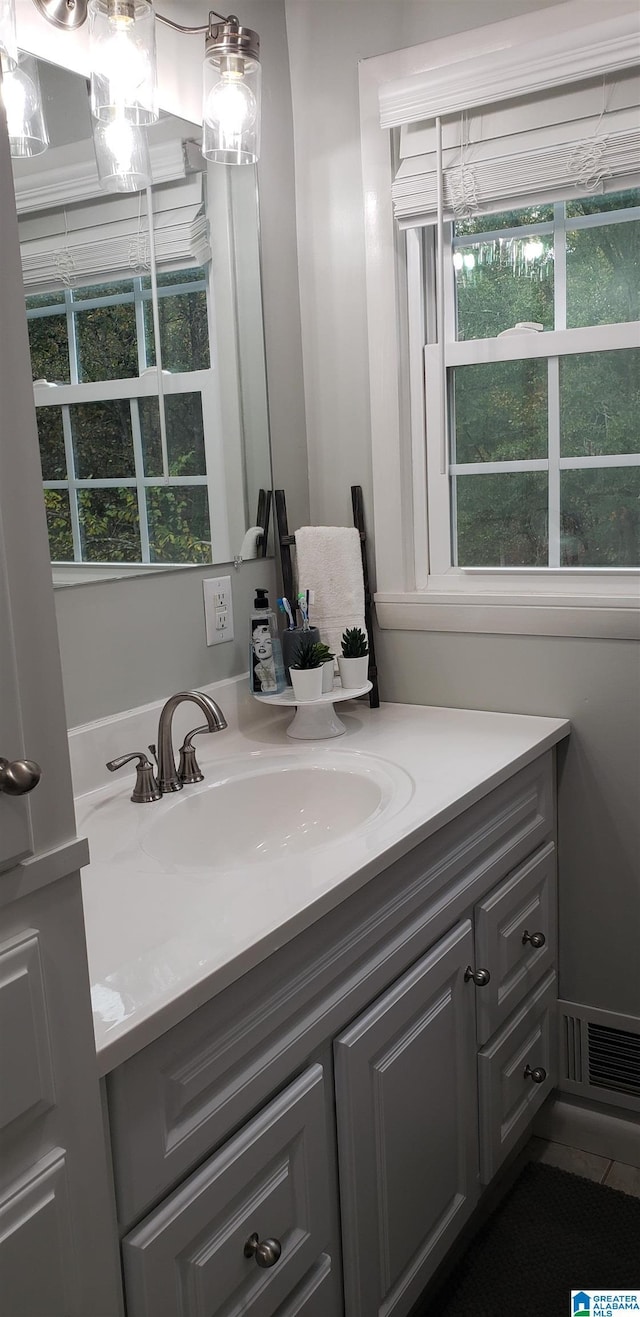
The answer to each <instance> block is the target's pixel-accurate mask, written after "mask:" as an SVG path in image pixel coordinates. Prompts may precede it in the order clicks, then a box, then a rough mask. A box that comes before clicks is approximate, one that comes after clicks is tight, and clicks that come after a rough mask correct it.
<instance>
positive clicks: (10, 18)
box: [0, 0, 18, 72]
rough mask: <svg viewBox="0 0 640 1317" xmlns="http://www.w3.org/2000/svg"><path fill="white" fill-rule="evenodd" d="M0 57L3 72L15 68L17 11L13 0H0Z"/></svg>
mask: <svg viewBox="0 0 640 1317" xmlns="http://www.w3.org/2000/svg"><path fill="white" fill-rule="evenodd" d="M0 57H1V59H2V70H3V72H6V71H7V70H9V69H14V68H15V66H16V64H17V62H18V42H17V39H16V11H15V9H14V7H13V0H0Z"/></svg>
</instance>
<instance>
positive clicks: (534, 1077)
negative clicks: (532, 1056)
mask: <svg viewBox="0 0 640 1317" xmlns="http://www.w3.org/2000/svg"><path fill="white" fill-rule="evenodd" d="M523 1078H524V1079H530V1080H531V1081H532V1083H534V1084H544V1081H545V1079H546V1078H547V1072H546V1070H543V1068H542V1066H541V1065H538V1066H536V1067H535V1068H534V1069H533V1070H532V1069H531V1066H530V1065H526V1066H525V1068H524V1073H523Z"/></svg>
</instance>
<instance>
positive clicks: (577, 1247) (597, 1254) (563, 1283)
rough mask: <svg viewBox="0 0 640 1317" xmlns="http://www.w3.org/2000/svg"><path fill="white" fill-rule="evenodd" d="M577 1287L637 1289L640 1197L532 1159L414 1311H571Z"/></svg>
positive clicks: (498, 1316) (444, 1314) (451, 1316)
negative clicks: (431, 1293) (435, 1288)
mask: <svg viewBox="0 0 640 1317" xmlns="http://www.w3.org/2000/svg"><path fill="white" fill-rule="evenodd" d="M572 1289H573V1290H578V1289H584V1290H586V1291H587V1293H588V1292H589V1291H591V1292H593V1291H596V1290H597V1291H598V1292H602V1293H604V1292H611V1291H612V1290H614V1289H617V1290H633V1289H640V1198H633V1197H632V1196H631V1195H630V1194H623V1193H620V1192H619V1190H617V1189H609V1188H607V1186H606V1185H604V1184H595V1183H594V1182H593V1181H592V1180H585V1179H583V1178H582V1177H581V1176H579V1175H570V1174H569V1173H568V1172H567V1171H560V1170H557V1168H556V1167H555V1166H545V1165H540V1164H538V1163H534V1162H531V1163H530V1164H529V1165H528V1166H526V1167H525V1169H524V1170H523V1172H522V1174H521V1175H520V1177H519V1178H518V1180H516V1183H515V1184H514V1186H513V1188H512V1189H511V1190H510V1192H509V1194H508V1195H507V1197H506V1198H504V1199H503V1201H502V1202H501V1204H500V1206H499V1207H498V1209H497V1210H496V1212H494V1214H493V1216H491V1217H490V1218H489V1220H488V1221H487V1222H486V1224H485V1225H484V1226H483V1227H482V1229H481V1230H480V1231H479V1233H478V1234H477V1235H476V1237H475V1239H474V1240H473V1242H472V1243H471V1244H470V1246H469V1248H468V1249H467V1252H466V1253H465V1254H464V1255H463V1257H462V1258H461V1260H460V1262H459V1263H458V1265H457V1267H456V1268H455V1271H454V1272H453V1274H452V1275H451V1276H450V1277H449V1279H448V1281H447V1282H446V1284H445V1285H444V1286H443V1288H441V1289H440V1290H439V1291H438V1292H437V1294H435V1295H434V1296H433V1297H432V1298H431V1299H430V1302H429V1303H428V1304H426V1305H425V1306H423V1307H418V1308H416V1309H415V1310H414V1314H413V1317H515V1314H516V1313H518V1314H522V1313H525V1312H526V1313H528V1314H536V1317H569V1314H570V1312H571V1290H572Z"/></svg>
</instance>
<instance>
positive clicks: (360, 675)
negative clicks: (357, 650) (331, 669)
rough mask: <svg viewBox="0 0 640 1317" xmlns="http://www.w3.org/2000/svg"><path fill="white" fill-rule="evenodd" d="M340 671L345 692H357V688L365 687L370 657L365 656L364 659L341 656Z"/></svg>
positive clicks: (339, 661)
mask: <svg viewBox="0 0 640 1317" xmlns="http://www.w3.org/2000/svg"><path fill="white" fill-rule="evenodd" d="M338 670H339V672H340V681H341V682H342V689H343V690H355V689H356V687H357V686H365V685H366V683H367V673H368V671H369V655H368V654H363V655H362V658H343V657H342V655H340V656H339V658H338Z"/></svg>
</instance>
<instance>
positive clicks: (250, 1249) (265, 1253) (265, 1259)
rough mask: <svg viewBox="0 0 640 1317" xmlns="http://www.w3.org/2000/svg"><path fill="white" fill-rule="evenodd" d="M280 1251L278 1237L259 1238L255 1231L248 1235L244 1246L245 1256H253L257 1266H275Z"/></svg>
mask: <svg viewBox="0 0 640 1317" xmlns="http://www.w3.org/2000/svg"><path fill="white" fill-rule="evenodd" d="M281 1253H282V1244H281V1243H280V1240H279V1239H259V1238H258V1235H257V1234H256V1233H255V1231H254V1233H253V1234H252V1235H249V1238H248V1240H247V1242H246V1244H245V1246H244V1255H245V1257H246V1258H255V1260H256V1262H257V1264H258V1266H259V1267H275V1265H276V1262H277V1261H278V1258H279V1257H280V1254H281Z"/></svg>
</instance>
